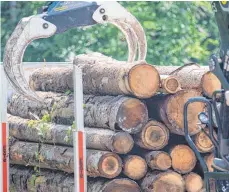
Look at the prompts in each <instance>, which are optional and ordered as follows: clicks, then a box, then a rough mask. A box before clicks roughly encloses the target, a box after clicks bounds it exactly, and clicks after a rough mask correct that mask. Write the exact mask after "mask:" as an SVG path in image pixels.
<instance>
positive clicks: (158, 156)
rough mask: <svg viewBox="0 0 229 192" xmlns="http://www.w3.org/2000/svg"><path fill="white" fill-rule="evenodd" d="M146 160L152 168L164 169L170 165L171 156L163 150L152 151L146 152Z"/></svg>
mask: <svg viewBox="0 0 229 192" xmlns="http://www.w3.org/2000/svg"><path fill="white" fill-rule="evenodd" d="M146 161H147V163H148V165H149V167H150V168H151V169H152V170H154V169H157V170H162V171H165V170H167V169H169V168H170V167H171V165H172V160H171V157H170V156H169V154H168V153H166V152H164V151H152V152H149V153H147V154H146Z"/></svg>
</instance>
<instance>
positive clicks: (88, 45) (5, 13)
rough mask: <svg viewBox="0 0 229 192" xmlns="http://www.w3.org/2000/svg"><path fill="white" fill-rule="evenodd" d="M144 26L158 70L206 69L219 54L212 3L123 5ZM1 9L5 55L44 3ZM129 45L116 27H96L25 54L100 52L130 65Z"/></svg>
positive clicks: (38, 44)
mask: <svg viewBox="0 0 229 192" xmlns="http://www.w3.org/2000/svg"><path fill="white" fill-rule="evenodd" d="M120 3H121V4H122V5H123V6H124V7H125V8H127V9H128V10H129V11H130V12H131V13H132V14H133V15H134V16H135V17H136V18H137V19H138V20H139V22H140V23H141V24H142V26H143V28H144V30H145V33H146V36H147V42H148V53H147V61H148V62H149V63H152V64H155V65H172V64H173V65H182V64H183V63H184V62H189V61H194V62H199V63H200V64H206V62H207V60H208V58H209V56H210V54H211V53H212V52H216V51H217V47H218V45H219V40H218V31H217V27H216V23H215V19H214V15H213V12H212V10H211V5H210V3H209V2H199V1H193V2H171V1H163V2H150V1H139V2H138V1H137V2H136V1H135V2H131V1H130V2H120ZM1 4H2V15H1V24H2V33H1V39H2V44H1V48H2V52H1V54H3V48H4V47H5V43H6V40H7V39H8V38H9V36H10V34H11V33H12V31H13V29H14V28H15V26H16V24H17V23H18V21H19V20H20V19H21V18H23V17H25V16H30V15H33V14H36V10H37V8H39V7H41V6H42V5H44V4H45V3H44V2H29V3H28V2H22V1H21V2H20V1H19V2H16V8H14V9H13V11H12V6H11V4H10V2H7V1H5V2H1ZM126 50H127V44H126V41H125V40H124V36H123V34H122V33H121V32H120V31H119V30H118V29H117V28H116V27H114V26H112V25H110V24H107V25H96V26H93V27H91V28H86V29H71V30H69V31H67V32H65V33H63V34H58V35H55V36H53V37H50V38H48V39H39V40H36V41H34V42H33V43H32V44H31V45H30V46H29V47H28V48H27V50H26V52H25V57H24V61H43V60H44V58H45V59H46V61H47V62H50V61H52V62H53V61H69V60H70V59H71V58H72V57H73V56H74V55H77V54H81V53H87V52H91V51H97V52H101V53H103V54H105V55H109V56H113V57H114V58H116V59H119V60H126V59H127V54H128V53H127V51H126Z"/></svg>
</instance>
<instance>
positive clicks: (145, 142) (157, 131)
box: [137, 120, 169, 150]
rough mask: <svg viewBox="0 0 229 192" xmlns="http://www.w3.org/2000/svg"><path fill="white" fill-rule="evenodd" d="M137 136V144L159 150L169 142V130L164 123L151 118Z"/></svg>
mask: <svg viewBox="0 0 229 192" xmlns="http://www.w3.org/2000/svg"><path fill="white" fill-rule="evenodd" d="M137 137H138V139H137V144H138V145H139V146H140V147H142V148H145V149H151V150H159V149H162V148H163V147H165V146H166V145H167V144H168V140H169V131H168V129H167V128H166V127H165V126H164V125H163V124H162V123H159V122H157V121H154V120H151V121H149V122H148V123H147V124H146V125H145V126H144V127H143V130H142V132H141V133H139V134H138V135H137Z"/></svg>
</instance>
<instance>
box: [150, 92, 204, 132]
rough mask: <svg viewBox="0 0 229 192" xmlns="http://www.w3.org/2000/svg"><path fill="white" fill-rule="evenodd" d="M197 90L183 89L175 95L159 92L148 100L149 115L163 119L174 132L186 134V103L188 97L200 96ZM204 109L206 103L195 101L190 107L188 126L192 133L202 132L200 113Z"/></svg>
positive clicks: (159, 119)
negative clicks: (184, 114)
mask: <svg viewBox="0 0 229 192" xmlns="http://www.w3.org/2000/svg"><path fill="white" fill-rule="evenodd" d="M200 95H201V94H200V92H199V91H197V90H181V91H178V92H177V93H176V94H174V95H164V94H159V95H156V96H154V97H152V98H150V99H147V100H146V103H147V106H148V110H149V117H150V118H153V119H156V120H158V121H162V122H164V123H165V125H166V126H167V127H168V128H169V129H170V131H171V132H172V133H175V134H178V135H184V117H183V113H184V105H185V103H186V102H187V101H188V99H190V98H192V97H198V96H200ZM202 111H204V104H203V103H200V102H195V103H192V104H190V105H189V107H188V126H189V127H188V128H189V133H190V135H194V134H196V133H198V132H200V130H201V129H200V126H199V125H198V122H199V119H198V114H199V113H200V112H202Z"/></svg>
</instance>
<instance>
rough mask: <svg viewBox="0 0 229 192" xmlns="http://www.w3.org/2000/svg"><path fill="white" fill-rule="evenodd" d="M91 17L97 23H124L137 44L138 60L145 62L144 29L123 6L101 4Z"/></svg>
mask: <svg viewBox="0 0 229 192" xmlns="http://www.w3.org/2000/svg"><path fill="white" fill-rule="evenodd" d="M117 13H118V14H117ZM92 17H93V19H94V20H95V21H96V22H97V23H112V22H114V21H119V22H122V23H125V25H127V26H128V27H129V28H132V30H133V31H134V33H135V35H136V37H137V42H138V49H139V51H138V52H139V57H138V60H145V58H146V53H147V41H146V35H145V32H144V29H143V27H142V26H141V24H140V23H139V22H138V20H137V19H136V18H135V17H134V16H133V15H132V14H131V13H130V12H128V11H127V10H126V9H125V8H124V7H123V6H121V5H120V4H119V3H118V2H114V1H113V2H103V3H102V4H101V5H100V6H99V8H98V9H97V10H96V11H95V12H94V13H93V16H92Z"/></svg>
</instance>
